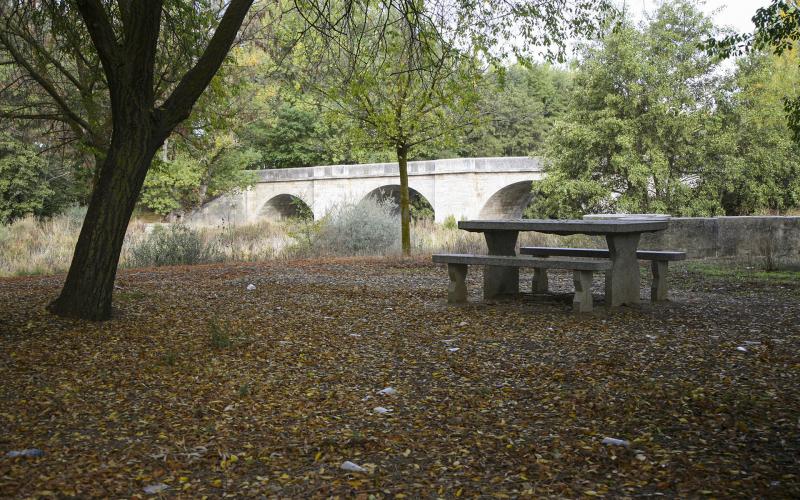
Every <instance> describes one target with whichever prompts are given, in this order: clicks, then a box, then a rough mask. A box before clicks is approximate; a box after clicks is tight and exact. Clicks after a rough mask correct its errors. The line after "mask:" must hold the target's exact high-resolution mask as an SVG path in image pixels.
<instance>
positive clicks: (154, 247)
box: [130, 224, 221, 267]
mask: <svg viewBox="0 0 800 500" xmlns="http://www.w3.org/2000/svg"><path fill="white" fill-rule="evenodd" d="M130 254H131V261H130V265H131V266H133V267H149V266H176V265H191V264H200V263H204V262H216V261H218V260H220V258H221V257H220V255H219V252H218V250H217V248H216V247H214V246H213V245H210V244H208V243H206V242H205V241H204V240H203V238H202V237H201V236H200V234H199V233H198V232H197V231H195V230H194V229H191V228H189V227H187V226H184V225H181V224H171V225H170V226H169V228H168V229H165V228H164V227H163V226H156V227H155V228H153V230H152V232H150V233H149V234H147V235H146V236H145V237H144V238H143V239H142V240H140V241H138V242H136V243H135V244H133V245H132V247H131V250H130Z"/></svg>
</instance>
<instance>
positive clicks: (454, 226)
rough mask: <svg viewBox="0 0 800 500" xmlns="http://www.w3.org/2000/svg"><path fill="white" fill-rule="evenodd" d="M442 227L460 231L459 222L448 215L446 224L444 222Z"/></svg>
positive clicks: (445, 220)
mask: <svg viewBox="0 0 800 500" xmlns="http://www.w3.org/2000/svg"><path fill="white" fill-rule="evenodd" d="M442 227H444V228H445V229H450V230H455V229H458V221H456V216H455V215H448V216H447V217H445V219H444V222H442Z"/></svg>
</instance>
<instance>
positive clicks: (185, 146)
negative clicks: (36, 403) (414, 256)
mask: <svg viewBox="0 0 800 500" xmlns="http://www.w3.org/2000/svg"><path fill="white" fill-rule="evenodd" d="M271 15H273V16H277V15H280V16H282V22H281V23H272V24H270V23H267V22H266V21H265V22H264V23H263V25H262V26H254V27H251V29H250V31H246V32H245V33H244V34H243V36H241V37H240V39H239V40H238V42H237V45H236V46H235V47H234V49H233V50H232V52H231V53H230V55H229V56H228V58H227V60H226V62H225V63H224V64H223V66H222V68H221V69H220V71H219V72H218V73H217V75H216V76H215V77H214V79H213V80H212V82H211V85H210V87H209V89H208V90H207V92H206V93H205V94H203V96H202V97H201V98H200V100H199V101H198V103H197V105H196V106H195V107H194V108H193V110H192V114H191V116H190V117H189V119H188V120H186V121H184V122H183V123H182V124H180V125H178V126H177V127H176V128H175V130H174V132H173V133H172V134H171V135H170V137H169V138H168V140H167V141H166V142H165V144H164V146H163V147H162V148H161V149H160V151H159V153H158V154H157V155H156V158H155V160H154V163H153V165H152V167H151V169H150V171H149V173H148V175H147V178H146V180H145V183H144V189H143V191H142V193H141V196H140V199H139V206H140V208H141V209H142V210H146V211H151V212H155V213H157V214H161V215H168V214H171V213H175V212H181V211H186V210H191V209H192V208H194V207H197V206H199V205H200V204H202V203H203V202H205V201H207V200H209V199H211V198H213V197H216V196H218V195H220V194H222V193H225V192H227V191H230V190H232V189H236V188H243V187H246V186H247V185H249V184H250V183H252V182H253V180H254V175H253V173H252V172H251V171H252V170H257V169H266V168H292V167H304V166H311V165H323V164H338V163H364V162H377V161H397V160H398V158H399V157H400V156H399V155H402V154H405V156H406V159H408V160H414V159H435V158H451V157H481V156H524V155H536V156H541V157H543V158H545V160H546V163H547V166H548V171H549V175H548V177H547V179H546V180H545V181H542V182H540V183H536V184H535V185H534V191H535V193H536V196H535V197H534V200H535V201H534V203H533V205H532V206H531V207H530V208H529V211H528V214H529V215H531V216H541V217H574V216H580V215H581V214H583V213H590V212H600V211H623V212H647V213H652V212H663V213H671V214H674V215H721V214H725V215H746V214H761V213H774V214H784V213H793V211H796V210H797V209H798V207H800V160H798V158H800V141H798V140H797V138H796V137H794V136H793V134H792V132H791V130H790V127H789V124H788V122H787V118H786V114H785V109H784V108H785V102H786V100H787V99H788V100H791V99H795V98H797V96H798V95H800V59H798V51H797V47H792V46H790V47H789V48H788V50H785V51H782V52H781V53H780V54H776V53H775V52H774V51H773V50H770V49H764V50H752V51H748V52H747V53H746V54H745V55H743V56H742V57H740V58H738V59H736V60H735V62H733V63H731V62H730V60H728V63H724V62H723V61H722V60H721V59H720V58H719V57H718V56H716V55H713V54H709V51H707V50H706V47H705V46H704V43H705V42H706V41H707V40H709V39H713V38H714V37H720V36H724V35H725V32H724V31H722V30H721V28H720V27H718V26H714V24H713V23H712V21H711V20H710V19H709V18H708V17H706V16H705V15H704V14H703V13H702V12H701V10H700V9H699V7H698V5H697V4H696V3H695V2H692V1H683V0H681V1H675V2H665V3H664V4H663V5H662V7H661V8H660V9H659V10H658V11H657V12H655V13H653V15H652V16H651V17H650V18H648V19H646V20H645V21H643V22H640V23H634V22H633V21H632V20H630V19H621V20H618V22H617V23H615V24H614V25H613V27H608V28H607V32H606V33H605V34H604V36H602V37H601V38H600V39H599V40H598V41H594V42H586V43H583V44H582V45H580V46H579V47H578V48H577V50H576V52H575V53H574V54H573V55H572V58H571V59H570V60H568V61H565V62H562V63H556V62H553V63H545V62H536V61H520V62H516V63H511V62H508V61H511V60H512V58H505V59H502V60H498V61H488V62H487V61H486V60H485V59H482V58H481V57H479V56H475V55H471V54H464V53H458V51H456V50H454V49H452V48H450V49H448V50H441V51H438V52H436V53H435V56H436V57H437V59H436V60H435V61H433V62H432V63H430V64H429V65H428V66H429V67H431V68H433V70H432V71H431V72H430V73H429V74H427V75H426V76H425V77H424V78H420V79H419V80H418V81H417V80H414V79H412V78H404V77H403V75H404V74H409V73H410V72H409V73H403V72H402V71H400V72H398V71H397V70H396V67H397V66H400V65H403V64H414V61H413V60H412V59H411V58H404V57H405V56H402V55H399V56H398V57H397V58H395V59H392V58H391V54H392V50H398V54H401V49H397V48H395V47H394V46H393V44H392V43H393V42H392V37H391V36H390V35H391V34H390V35H389V36H384V37H383V39H382V40H381V41H380V43H382V44H383V45H381V50H382V51H383V52H384V53H389V54H390V56H389V57H388V58H386V57H384V59H385V60H384V61H381V62H376V61H378V57H377V56H376V55H375V54H373V53H371V52H369V50H367V49H368V48H369V47H370V46H373V45H379V43H378V42H377V41H370V40H364V41H363V43H364V44H365V47H366V48H364V49H363V50H362V53H363V54H364V60H363V61H350V62H349V63H348V64H347V65H342V64H340V62H341V61H340V60H338V59H337V58H336V57H332V56H331V53H330V51H327V52H326V51H325V50H322V49H321V48H320V47H321V46H322V45H323V44H321V43H315V40H314V37H307V38H305V39H303V40H302V42H299V41H298V38H297V37H296V36H295V35H296V28H297V27H298V26H300V25H301V24H302V21H301V20H300V19H293V18H292V16H293V15H294V14H293V13H292V11H291V10H289V11H287V12H281V13H272V14H271ZM276 26H280V29H278V28H276ZM402 38H403V37H402V36H398V39H402ZM64 43H66V42H64V41H59V40H55V41H54V42H53V46H52V47H51V49H50V50H51V51H50V52H49V54H50V55H51V57H58V51H59V50H63V51H69V50H71V49H69V48H68V47H67V48H65V47H63V46H62V45H63V44H64ZM78 43H80V42H78ZM176 43H178V42H176ZM180 43H187V41H185V40H184V41H180ZM794 43H795V44H796V43H797V42H794ZM12 46H13V45H11V41H10V40H9V38H8V34H7V33H6V34H4V38H0V59H2V60H4V61H6V63H5V64H2V65H0V114H1V115H2V116H3V120H2V125H1V126H0V222H3V223H7V222H10V221H13V220H14V219H16V218H19V217H21V216H23V215H26V214H31V213H32V214H35V215H38V216H49V215H53V214H56V213H59V212H61V211H63V210H65V209H66V208H67V207H70V206H73V205H76V204H78V205H83V204H85V203H86V202H87V200H88V197H89V194H90V192H91V189H92V186H93V183H94V182H95V180H96V179H95V165H96V164H97V162H99V161H101V158H100V153H99V152H98V151H99V148H98V147H96V145H94V144H93V142H92V141H93V140H95V138H93V137H86V136H85V134H84V135H82V134H81V133H78V131H76V129H75V127H73V126H72V125H71V124H70V123H67V122H66V121H65V120H63V119H61V118H60V117H59V116H57V115H56V114H54V113H52V111H50V110H48V109H47V106H46V105H45V106H44V107H40V106H39V104H38V103H40V102H42V101H44V100H46V98H47V97H48V96H46V95H42V93H43V92H45V91H44V90H42V88H41V86H40V85H36V82H31V81H29V79H28V78H24V77H23V76H22V73H21V72H20V70H19V68H18V67H16V66H15V65H14V64H10V63H8V62H7V61H11V60H13V57H11V56H13V54H9V53H8V52H9V47H12ZM175 50H178V47H176V48H175ZM417 57H428V56H426V55H425V54H422V55H418V56H417ZM387 60H388V63H389V64H388V65H387V64H385V63H386V61H387ZM51 62H52V61H33V62H32V63H33V64H41V65H42V66H43V67H44V66H45V63H48V64H49V63H51ZM85 64H86V66H85V67H82V66H81V65H80V64H79V65H77V66H76V69H74V71H73V70H72V69H69V70H67V69H64V74H62V75H59V78H57V79H56V80H57V81H58V82H59V85H61V86H62V87H61V88H63V89H67V88H68V87H70V85H71V83H72V84H74V85H72V86H71V87H70V88H69V89H68V90H65V91H64V94H65V95H67V96H68V99H70V100H72V101H74V103H75V104H76V107H78V108H80V109H81V116H80V118H81V120H85V121H87V122H89V123H90V124H91V125H92V128H96V129H101V130H102V129H104V128H108V127H109V126H110V125H109V110H108V109H105V108H104V107H103V102H104V100H103V99H93V98H91V94H90V93H87V92H86V89H87V88H93V89H94V92H95V94H100V95H102V94H103V92H104V89H103V85H104V84H103V82H102V81H101V80H100V79H97V78H96V77H94V76H92V68H91V66H92V64H96V62H95V61H85ZM343 68H349V69H350V72H349V73H345V72H344V71H343ZM353 68H357V69H358V72H357V73H355V72H353V71H352V69H353ZM168 77H169V75H165V78H168ZM71 79H75V80H76V81H74V82H71V81H67V80H71ZM418 104H419V105H418ZM398 109H402V110H403V117H402V119H399V118H398V117H397V115H398V114H399V113H396V111H397V110H398ZM398 144H402V145H403V146H402V148H400V147H399V146H398ZM403 148H404V149H403ZM401 149H402V151H401Z"/></svg>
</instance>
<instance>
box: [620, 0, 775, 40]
mask: <svg viewBox="0 0 800 500" xmlns="http://www.w3.org/2000/svg"><path fill="white" fill-rule="evenodd" d="M664 1H668V0H619V3H620V5H622V4H623V3H624V4H625V6H626V7H627V8H628V9H631V12H632V13H634V16H635V18H636V19H637V20H643V19H644V17H645V13H649V14H654V13H655V11H656V10H657V9H658V6H659V5H661V3H663V2H664ZM770 3H771V2H770V1H769V0H706V2H705V5H704V6H703V11H704V12H705V13H706V14H708V15H709V16H711V18H712V19H713V20H714V24H716V25H717V26H729V27H732V28H734V29H735V30H736V31H738V32H740V33H742V32H748V33H749V32H752V31H753V23H752V21H750V18H752V17H753V14H755V13H756V9H758V8H759V7H766V6H767V5H769V4H770Z"/></svg>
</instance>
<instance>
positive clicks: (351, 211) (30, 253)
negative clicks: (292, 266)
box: [0, 200, 602, 276]
mask: <svg viewBox="0 0 800 500" xmlns="http://www.w3.org/2000/svg"><path fill="white" fill-rule="evenodd" d="M84 214H85V211H81V210H80V209H75V210H70V211H69V212H68V213H66V214H64V215H61V216H58V217H53V218H52V219H45V220H38V219H35V218H33V217H28V218H24V219H20V220H18V221H16V222H14V223H13V224H11V225H8V226H0V276H14V275H30V274H57V273H64V272H66V271H67V270H68V269H69V264H70V260H71V259H72V252H73V250H74V248H75V243H76V242H77V238H78V233H79V231H80V226H81V223H82V221H83V215H84ZM399 239H400V222H399V220H398V218H397V215H396V214H394V212H393V211H392V209H391V207H389V206H387V205H383V204H380V203H379V202H375V201H372V200H370V201H367V202H362V203H359V204H347V205H342V206H339V207H336V208H335V209H334V210H332V211H330V212H329V213H328V215H326V217H324V218H323V219H321V220H318V221H302V220H289V221H281V222H267V221H262V222H259V223H256V224H252V225H244V226H231V225H220V226H218V227H203V228H191V227H186V226H181V225H168V224H146V223H144V222H142V221H140V220H134V221H132V222H131V224H130V225H129V226H128V232H127V234H126V236H125V243H124V245H123V248H122V253H121V255H120V266H121V267H149V266H158V265H175V264H195V263H202V262H234V261H259V260H271V259H289V258H298V257H300V258H314V257H328V256H350V255H397V254H398V253H399V252H400V245H399ZM411 240H412V241H411V244H412V252H413V253H414V254H416V255H430V254H432V253H439V252H447V253H485V252H486V243H485V242H484V238H483V235H482V234H480V233H470V232H467V231H461V230H459V229H458V228H457V225H456V223H455V221H454V220H450V221H448V222H446V223H445V224H437V223H434V222H433V221H430V220H419V221H417V222H414V223H413V224H412V228H411ZM520 244H521V245H537V246H545V245H546V246H565V245H567V246H597V242H593V241H591V240H590V239H589V238H588V237H585V236H574V237H567V238H563V237H559V236H552V235H545V234H539V233H520ZM601 244H602V243H601Z"/></svg>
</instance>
